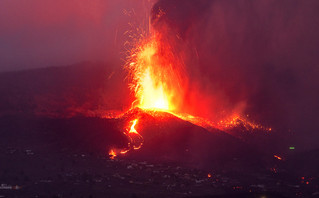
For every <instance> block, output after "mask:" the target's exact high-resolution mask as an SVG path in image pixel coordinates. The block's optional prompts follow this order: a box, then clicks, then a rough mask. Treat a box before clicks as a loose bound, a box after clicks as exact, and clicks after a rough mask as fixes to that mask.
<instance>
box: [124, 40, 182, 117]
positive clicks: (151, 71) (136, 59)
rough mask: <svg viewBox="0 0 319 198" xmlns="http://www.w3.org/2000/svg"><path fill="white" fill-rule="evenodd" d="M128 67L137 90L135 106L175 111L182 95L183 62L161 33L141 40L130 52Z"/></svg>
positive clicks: (133, 89)
mask: <svg viewBox="0 0 319 198" xmlns="http://www.w3.org/2000/svg"><path fill="white" fill-rule="evenodd" d="M130 54H131V55H130V60H129V64H128V65H127V68H128V70H129V72H130V74H131V78H132V83H131V85H130V88H131V90H132V91H133V92H134V93H135V96H136V98H137V99H136V102H135V103H134V104H135V107H139V108H141V109H153V110H154V109H156V110H162V111H174V110H176V108H177V106H178V104H177V103H178V101H179V98H178V96H179V94H180V91H181V89H180V86H179V85H180V84H181V83H180V81H181V76H182V74H181V73H182V72H180V71H179V70H180V67H181V64H180V63H179V62H178V61H177V60H176V58H175V57H174V55H173V53H172V51H171V49H170V45H169V44H167V43H165V42H164V41H163V40H162V39H161V36H160V34H155V35H153V36H151V37H150V39H146V40H141V41H140V43H139V44H138V46H137V47H136V48H135V49H133V50H132V51H131V52H130Z"/></svg>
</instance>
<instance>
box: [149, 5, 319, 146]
mask: <svg viewBox="0 0 319 198" xmlns="http://www.w3.org/2000/svg"><path fill="white" fill-rule="evenodd" d="M318 10H319V2H318V1H316V0H307V1H299V0H282V1H277V0H258V1H250V0H238V1H227V0H226V1H225V0H197V1H194V0H159V1H157V3H156V4H155V5H154V7H153V10H152V25H153V27H154V28H155V29H156V30H158V31H163V32H164V34H165V35H166V37H167V39H169V40H172V42H171V43H172V44H173V45H174V47H175V50H177V51H178V52H179V53H177V54H180V55H181V56H184V60H185V66H186V71H188V75H189V78H190V82H189V84H190V86H189V90H190V91H189V94H188V96H187V97H188V100H189V102H190V103H194V102H197V104H200V105H203V106H205V107H206V108H202V109H201V112H196V113H198V114H202V115H204V116H211V117H214V116H216V115H223V114H228V113H229V112H241V113H242V114H249V115H251V117H253V119H255V120H258V121H259V122H262V123H264V124H266V125H270V126H273V127H274V128H275V129H277V131H278V133H280V134H282V137H286V138H287V139H289V140H288V141H290V142H291V143H292V144H294V143H296V144H297V145H300V146H303V147H307V148H314V147H318V146H317V145H318V140H319V135H318V129H319V116H318V113H319V103H318V101H319V80H318V76H319V57H318V52H319V37H318V35H319V12H318ZM160 13H164V14H160ZM164 27H165V28H164ZM174 40H175V41H174ZM185 57H186V58H185ZM192 93H193V94H192ZM205 109H206V110H205ZM225 109H226V111H225ZM190 110H191V109H190ZM195 111H196V110H194V112H195ZM211 112H213V115H212V113H211ZM288 134H289V135H288ZM291 136H292V137H293V138H291ZM283 141H284V140H283Z"/></svg>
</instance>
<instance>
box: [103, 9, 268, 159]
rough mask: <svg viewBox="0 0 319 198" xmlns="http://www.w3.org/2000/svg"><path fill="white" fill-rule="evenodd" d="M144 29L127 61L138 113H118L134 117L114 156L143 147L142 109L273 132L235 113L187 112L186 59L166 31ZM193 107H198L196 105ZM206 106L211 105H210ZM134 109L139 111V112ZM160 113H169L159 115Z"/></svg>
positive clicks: (227, 127) (226, 127) (219, 126)
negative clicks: (205, 114)
mask: <svg viewBox="0 0 319 198" xmlns="http://www.w3.org/2000/svg"><path fill="white" fill-rule="evenodd" d="M160 11H161V12H160V14H158V15H156V17H161V16H162V15H164V14H165V13H163V11H162V10H160ZM144 32H146V31H143V33H140V34H134V35H139V36H137V37H138V38H134V39H133V40H134V41H135V42H134V43H133V45H132V49H130V50H129V52H128V54H129V55H128V58H127V63H126V65H125V67H124V68H125V69H126V70H127V71H128V79H129V81H130V82H129V88H130V90H131V92H132V93H133V94H134V96H135V98H136V99H135V100H134V101H133V102H132V107H131V109H130V110H129V111H128V112H137V113H135V114H132V113H124V114H122V115H120V116H117V118H121V117H122V116H123V115H127V114H129V115H130V116H131V120H130V121H129V124H128V125H129V127H128V128H127V129H125V132H124V134H125V136H126V137H127V139H128V145H127V148H124V149H117V148H111V150H110V151H109V156H110V158H111V159H114V157H115V156H118V155H120V154H126V153H127V152H128V151H130V150H138V149H140V148H141V147H142V145H143V142H144V140H143V137H142V136H141V135H140V134H139V132H138V131H137V130H136V129H135V127H136V125H138V123H139V119H140V118H139V117H140V115H139V114H140V113H141V112H143V113H147V114H151V115H155V117H157V118H158V119H161V118H160V117H163V116H167V115H168V114H170V115H173V116H175V117H177V118H179V119H182V120H185V121H188V122H190V123H192V124H194V125H197V126H200V127H204V128H206V129H208V130H211V129H213V130H215V129H218V130H223V131H227V130H231V129H232V128H234V127H238V126H241V127H244V128H245V129H246V130H247V131H249V130H254V129H258V130H263V131H268V132H269V131H271V128H266V127H264V126H262V125H259V124H255V123H252V122H249V121H248V120H247V119H245V118H241V117H240V116H239V115H238V114H237V113H236V114H232V115H231V116H230V117H228V118H227V119H225V120H219V121H216V120H214V121H211V120H210V119H207V118H202V117H200V116H197V115H191V114H189V112H187V110H186V111H185V109H187V108H186V105H189V104H188V103H186V102H185V101H184V100H185V99H187V97H188V94H189V93H188V91H189V90H188V78H187V72H186V71H185V66H184V61H183V60H182V58H181V57H180V56H178V55H177V54H175V51H174V47H173V46H172V45H171V44H170V43H171V42H170V40H169V39H167V38H166V37H165V31H163V32H159V31H157V30H154V29H151V30H150V32H148V33H144ZM197 102H198V103H197V104H192V105H195V106H196V105H198V106H199V105H200V103H201V101H197ZM192 108H193V109H194V108H195V109H196V107H192ZM205 108H209V106H207V107H205ZM134 109H138V110H136V111H135V110H134ZM198 109H199V107H198ZM199 111H200V109H199ZM156 112H165V113H168V114H156Z"/></svg>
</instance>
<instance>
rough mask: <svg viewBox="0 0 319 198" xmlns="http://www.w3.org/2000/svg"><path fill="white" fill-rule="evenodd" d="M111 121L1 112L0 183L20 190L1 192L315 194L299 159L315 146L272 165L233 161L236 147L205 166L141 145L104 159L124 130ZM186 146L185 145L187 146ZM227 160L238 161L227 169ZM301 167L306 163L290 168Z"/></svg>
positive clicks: (310, 173)
mask: <svg viewBox="0 0 319 198" xmlns="http://www.w3.org/2000/svg"><path fill="white" fill-rule="evenodd" d="M116 122H119V120H109V119H100V118H84V117H77V118H71V119H52V118H25V117H13V116H11V117H2V118H1V119H0V126H1V132H0V135H1V139H0V159H1V164H0V182H1V184H3V186H5V185H8V186H15V185H18V186H19V188H20V189H17V190H9V189H2V190H0V196H1V197H296V196H297V197H318V194H319V193H318V191H319V189H318V177H317V176H318V168H317V167H316V166H315V165H314V164H313V165H312V166H311V165H309V164H303V163H302V162H306V163H310V162H311V161H313V162H315V160H317V161H318V153H319V152H318V151H313V152H312V153H310V152H308V155H309V156H306V155H305V154H303V155H301V156H299V157H298V156H294V157H291V158H289V160H285V161H279V160H275V161H274V162H272V161H268V162H267V166H270V165H272V166H273V169H272V170H271V169H270V168H268V167H266V166H260V167H256V164H254V163H251V164H250V165H247V164H245V163H241V162H238V161H241V159H240V155H241V154H240V153H237V154H236V155H237V159H236V158H234V159H232V161H229V160H223V159H222V160H220V159H219V160H218V159H216V160H217V161H218V163H217V162H216V163H213V164H210V163H208V162H207V161H205V162H206V163H208V165H211V166H210V168H208V167H209V166H206V167H201V166H197V164H196V162H194V163H193V164H191V163H189V161H183V160H181V158H180V161H178V160H175V161H173V160H171V159H170V158H163V156H162V155H160V154H159V152H158V150H153V151H149V152H145V151H144V150H143V149H145V148H142V149H141V150H138V151H135V153H132V154H129V155H128V156H127V157H124V158H123V157H119V158H116V159H115V160H110V159H109V156H108V155H107V147H108V146H109V145H112V144H113V145H114V143H117V145H116V146H118V147H120V146H121V144H122V146H125V137H123V136H122V135H121V133H119V131H118V130H117V126H116ZM75 123H78V124H75ZM185 125H187V123H185ZM177 128H179V127H177ZM167 130H170V129H169V127H168V128H167ZM102 131H103V132H102ZM171 132H172V131H171ZM198 132H200V131H198ZM206 138H208V136H207V137H206ZM168 145H169V144H168ZM169 147H170V148H171V149H174V148H175V149H178V148H177V147H174V146H172V145H170V146H169ZM189 148H190V151H188V152H191V151H192V148H193V147H192V146H190V147H189ZM146 149H149V148H147V147H146ZM139 152H141V153H143V155H142V154H141V155H139V154H138V153H139ZM196 152H197V151H196ZM225 152H229V151H225ZM225 152H224V154H227V153H225ZM148 153H149V154H148ZM181 154H182V153H179V155H181ZM134 156H135V157H136V158H137V159H138V160H134ZM168 156H169V155H168ZM300 157H303V159H299V158H300ZM316 157H317V159H315V158H316ZM295 158H296V159H295ZM143 159H144V160H143ZM145 159H147V160H145ZM177 159H179V158H177ZM243 159H245V158H243ZM255 160H257V159H252V160H251V161H255ZM300 160H302V161H300ZM307 160H308V161H307ZM258 161H259V159H258ZM186 162H187V163H186ZM265 163H266V162H265ZM220 164H222V165H220ZM243 165H245V166H249V167H248V168H247V167H243ZM231 166H236V168H232V169H230V168H227V167H231ZM290 166H291V167H290ZM299 166H303V167H304V168H306V167H308V168H307V169H306V171H302V170H301V169H300V168H299V170H295V169H294V168H295V167H299ZM208 174H211V177H208ZM301 177H304V178H301ZM307 182H309V183H307Z"/></svg>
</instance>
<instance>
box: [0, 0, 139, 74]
mask: <svg viewBox="0 0 319 198" xmlns="http://www.w3.org/2000/svg"><path fill="white" fill-rule="evenodd" d="M143 3H144V2H143V1H137V0H115V1H114V0H81V1H78V0H68V1H65V0H45V1H43V0H28V1H26V0H1V1H0V65H1V66H0V71H5V70H17V69H28V68H36V67H47V66H52V65H55V66H56V65H68V64H73V63H77V62H80V61H86V60H88V61H96V60H102V61H105V60H108V59H109V58H110V57H114V56H116V55H118V54H119V52H121V47H122V45H123V41H122V40H120V39H121V35H123V33H124V31H126V30H127V29H128V27H127V26H128V23H129V22H130V20H132V19H131V17H129V16H127V15H125V14H124V10H132V9H134V10H135V12H136V13H137V15H139V14H140V13H141V8H143Z"/></svg>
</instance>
